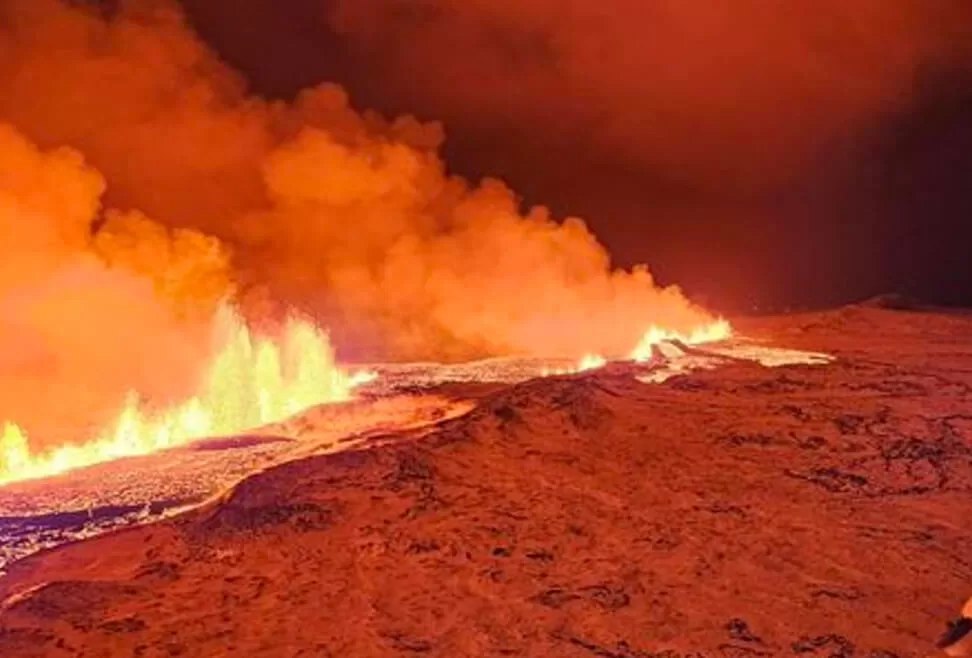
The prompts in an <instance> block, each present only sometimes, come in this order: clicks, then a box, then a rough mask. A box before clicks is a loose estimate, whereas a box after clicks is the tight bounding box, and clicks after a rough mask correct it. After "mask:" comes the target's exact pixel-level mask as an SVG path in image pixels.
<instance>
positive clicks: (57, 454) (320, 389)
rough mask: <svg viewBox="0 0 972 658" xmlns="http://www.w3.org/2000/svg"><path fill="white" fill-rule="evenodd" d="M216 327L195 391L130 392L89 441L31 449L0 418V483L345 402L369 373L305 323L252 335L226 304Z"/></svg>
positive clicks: (22, 435) (22, 436) (21, 433)
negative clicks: (216, 344)
mask: <svg viewBox="0 0 972 658" xmlns="http://www.w3.org/2000/svg"><path fill="white" fill-rule="evenodd" d="M218 326H219V328H220V329H221V333H222V335H224V336H225V339H224V341H223V343H222V349H220V350H219V352H218V353H217V355H216V357H215V359H214V360H213V362H212V363H211V364H210V366H209V368H208V370H207V372H206V375H205V378H204V381H203V382H202V385H201V387H200V392H199V393H198V394H197V395H196V396H195V397H193V398H191V399H189V400H188V401H186V402H185V403H183V404H181V405H178V406H176V407H175V408H171V409H167V410H164V411H161V412H150V411H147V410H145V409H144V408H143V405H142V404H141V401H140V400H139V397H138V395H137V394H135V393H132V394H130V395H129V397H128V399H127V400H126V402H125V405H124V407H123V409H122V411H121V413H120V414H119V416H118V418H117V420H116V421H115V423H114V425H113V426H112V427H110V428H108V429H107V430H106V431H104V432H102V433H101V434H100V435H99V436H97V437H96V438H95V439H94V440H92V441H89V442H86V443H81V444H76V445H65V446H62V447H60V448H57V449H55V450H52V451H49V452H43V453H35V452H33V451H32V450H31V448H30V443H29V440H28V437H27V434H26V432H25V431H24V430H23V429H22V428H21V427H19V426H18V425H15V424H13V423H9V422H8V423H6V424H5V426H4V428H3V432H2V434H0V485H2V484H7V483H10V482H14V481H21V480H30V479H36V478H43V477H49V476H52V475H57V474H59V473H64V472H66V471H69V470H73V469H77V468H82V467H85V466H91V465H93V464H97V463H101V462H105V461H109V460H112V459H118V458H119V457H130V456H135V455H144V454H148V453H152V452H156V451H158V450H163V449H166V448H171V447H174V446H179V445H183V444H186V443H188V442H190V441H193V440H195V439H199V438H203V437H209V436H219V435H227V434H233V433H239V432H241V431H245V430H251V429H254V428H258V427H260V426H263V425H266V424H268V423H273V422H277V421H280V420H283V419H284V418H287V417H288V416H292V415H294V414H295V413H297V412H299V411H302V410H304V409H307V408H309V407H312V406H315V405H319V404H325V403H333V402H341V401H345V400H349V399H350V398H351V395H352V392H353V390H354V388H355V387H356V386H359V385H361V384H363V383H365V382H367V381H370V380H372V379H374V377H375V375H374V374H373V373H370V372H358V373H349V372H347V371H346V370H344V369H342V368H341V367H339V366H338V365H337V364H336V363H335V360H334V351H333V349H332V348H331V345H330V343H329V341H328V338H327V336H326V334H324V333H323V332H321V331H320V330H319V329H318V328H317V327H315V326H314V325H312V324H310V323H307V322H304V321H300V320H296V319H294V320H291V321H290V322H289V323H288V324H287V325H286V327H285V330H284V332H283V338H282V339H281V340H280V341H279V342H275V341H272V340H270V339H266V338H255V337H254V336H253V335H252V334H251V332H250V331H249V329H248V328H247V327H246V325H245V324H244V323H243V322H242V320H241V319H240V318H239V316H238V315H237V314H236V313H235V312H233V311H232V310H229V309H223V310H222V311H221V312H220V316H219V318H218Z"/></svg>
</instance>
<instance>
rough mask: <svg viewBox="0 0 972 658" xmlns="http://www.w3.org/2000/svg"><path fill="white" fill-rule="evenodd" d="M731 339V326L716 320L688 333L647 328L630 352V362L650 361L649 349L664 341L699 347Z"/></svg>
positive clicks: (723, 321)
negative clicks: (675, 341) (674, 341)
mask: <svg viewBox="0 0 972 658" xmlns="http://www.w3.org/2000/svg"><path fill="white" fill-rule="evenodd" d="M730 337H732V326H731V325H730V324H729V322H728V321H727V320H717V321H716V322H712V323H710V324H706V325H702V326H700V327H696V328H695V329H693V330H692V331H690V332H688V333H682V332H678V331H670V330H668V329H662V328H661V327H655V326H652V327H649V328H648V331H646V332H645V333H644V335H643V336H642V337H641V341H640V342H639V343H638V346H637V347H635V349H634V351H633V352H631V357H630V358H631V360H632V361H638V362H645V361H648V360H649V359H651V348H652V347H653V346H654V345H658V344H659V343H663V342H664V341H666V340H677V341H681V342H682V343H685V344H686V345H701V344H703V343H714V342H718V341H720V340H726V339H727V338H730Z"/></svg>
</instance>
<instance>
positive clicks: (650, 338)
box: [541, 320, 732, 377]
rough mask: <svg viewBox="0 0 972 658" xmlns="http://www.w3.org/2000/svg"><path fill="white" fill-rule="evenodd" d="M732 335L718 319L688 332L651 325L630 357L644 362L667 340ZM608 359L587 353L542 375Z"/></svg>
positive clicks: (690, 341) (584, 368)
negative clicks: (574, 361) (566, 365)
mask: <svg viewBox="0 0 972 658" xmlns="http://www.w3.org/2000/svg"><path fill="white" fill-rule="evenodd" d="M730 336H732V326H731V325H730V324H729V322H728V321H726V320H718V321H716V322H712V323H710V324H707V325H702V326H699V327H696V328H695V329H693V330H692V331H690V332H688V333H681V332H678V331H670V330H668V329H662V328H660V327H656V326H651V327H649V328H648V330H647V331H646V332H645V333H644V335H643V336H642V338H641V341H640V342H639V343H638V345H637V347H635V349H634V351H632V352H631V355H630V357H629V359H630V360H631V361H636V362H639V363H643V362H645V361H648V360H649V359H651V348H652V346H654V345H658V344H659V343H663V342H665V341H667V340H677V341H681V342H682V343H685V344H686V345H701V344H702V343H714V342H717V341H720V340H725V339H727V338H729V337H730ZM607 362H608V361H607V359H605V358H604V357H603V356H600V355H598V354H585V355H584V357H583V358H581V360H580V361H578V362H577V363H576V364H575V365H573V366H570V367H568V368H544V369H543V370H542V371H541V376H542V377H548V376H551V375H576V374H578V373H581V372H586V371H588V370H595V369H597V368H601V367H602V366H605V365H607Z"/></svg>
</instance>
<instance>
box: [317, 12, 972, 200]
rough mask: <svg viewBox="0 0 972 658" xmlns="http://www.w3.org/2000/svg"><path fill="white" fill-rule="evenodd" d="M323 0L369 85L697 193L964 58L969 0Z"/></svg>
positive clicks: (476, 128)
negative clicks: (366, 70)
mask: <svg viewBox="0 0 972 658" xmlns="http://www.w3.org/2000/svg"><path fill="white" fill-rule="evenodd" d="M319 7H320V13H321V16H322V20H326V21H328V22H329V24H330V25H331V26H333V28H334V29H335V30H337V31H338V32H340V33H341V34H342V35H344V37H345V38H346V39H347V40H348V42H349V43H350V44H351V47H352V48H353V49H354V50H355V52H356V53H357V54H358V56H359V57H361V58H362V59H363V60H364V61H366V62H368V63H369V65H370V66H371V75H372V76H373V77H374V78H375V79H376V80H377V82H376V84H377V85H383V86H387V87H388V88H389V89H390V91H388V92H387V94H388V95H390V96H394V97H396V98H400V99H403V100H402V102H403V103H405V104H408V105H410V106H411V107H413V108H416V109H417V111H418V110H420V111H422V112H426V113H429V114H431V115H433V116H437V117H441V118H442V119H443V120H445V121H446V123H447V125H450V126H456V127H461V131H462V132H464V133H466V134H469V135H480V136H488V135H490V134H492V133H495V132H496V131H498V130H505V129H506V128H505V126H508V125H513V126H518V127H519V129H520V130H521V131H522V133H523V135H524V139H525V140H527V141H529V142H531V143H533V144H535V145H536V147H535V148H533V149H532V151H533V152H534V153H535V154H536V155H537V158H538V160H541V161H542V153H540V152H541V151H543V150H551V149H557V150H558V152H560V153H567V152H570V151H571V150H576V152H578V153H585V158H587V159H597V160H599V161H611V162H614V163H615V164H616V165H617V166H618V168H619V169H623V168H624V167H623V166H622V163H627V166H628V167H631V168H638V169H640V170H642V171H643V172H646V174H645V178H646V179H649V180H651V179H653V180H654V181H655V184H656V187H657V189H658V190H664V191H667V193H669V194H676V195H682V196H686V195H688V196H691V197H694V198H696V199H697V198H698V197H699V196H700V195H709V196H712V197H716V198H751V197H754V196H760V195H765V194H767V193H768V192H769V191H771V190H774V189H776V188H778V187H780V186H784V185H786V184H788V183H790V182H792V181H793V180H794V179H799V178H800V177H802V176H805V175H806V174H807V170H808V169H811V168H812V167H814V166H816V165H817V163H818V162H819V158H820V156H821V152H822V151H826V150H827V148H829V147H831V146H832V145H833V143H834V142H835V141H837V140H840V139H842V138H844V137H846V136H847V135H850V134H854V133H855V132H856V131H859V130H861V129H862V128H863V127H865V126H867V125H868V124H869V123H871V122H873V121H874V120H875V119H876V118H877V117H878V116H879V115H881V114H883V113H886V112H888V111H889V110H891V109H893V108H896V107H900V106H902V105H903V104H905V103H907V102H908V97H909V95H910V94H911V93H912V85H913V81H914V78H915V75H916V73H918V72H919V71H920V70H921V69H922V68H923V67H925V66H927V65H929V64H930V63H931V64H941V63H942V62H954V61H957V60H962V61H965V62H968V61H969V55H970V52H972V5H970V4H969V3H967V2H964V0H943V1H941V2H927V1H925V0H901V1H898V2H884V1H882V0H859V1H855V2H843V1H842V0H824V1H819V0H796V1H794V2H786V3H778V2H769V1H766V0H740V1H739V2H724V3H712V2H710V3H702V4H699V3H690V2H680V1H679V0H653V1H651V2H645V1H643V0H612V1H609V2H588V1H586V0H526V1H524V2H516V3H512V2H501V3H496V2H486V1H485V0H332V1H329V2H319ZM522 150H524V151H531V148H530V147H529V146H525V147H523V149H522ZM598 154H600V155H598ZM511 166H512V165H511ZM551 166H552V167H555V168H556V167H557V166H558V165H557V164H555V163H551ZM563 166H565V167H575V168H576V167H579V168H584V166H585V165H584V163H583V162H570V163H566V164H564V165H563Z"/></svg>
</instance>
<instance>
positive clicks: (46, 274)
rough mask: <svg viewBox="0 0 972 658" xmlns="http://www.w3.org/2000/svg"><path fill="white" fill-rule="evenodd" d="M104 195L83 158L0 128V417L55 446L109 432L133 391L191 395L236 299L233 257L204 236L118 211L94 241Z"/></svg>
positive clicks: (161, 397) (165, 398) (160, 397)
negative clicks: (102, 429)
mask: <svg viewBox="0 0 972 658" xmlns="http://www.w3.org/2000/svg"><path fill="white" fill-rule="evenodd" d="M104 185H105V183H104V179H103V178H102V177H101V175H100V174H98V172H97V171H95V170H93V169H91V168H90V167H89V166H87V165H86V164H85V163H84V161H83V159H82V157H81V155H80V154H79V153H77V152H76V151H73V150H70V149H58V150H55V151H50V152H41V151H39V150H38V149H37V148H36V147H35V146H34V145H32V144H31V143H30V142H28V141H27V140H26V139H25V138H24V137H23V136H22V135H20V134H18V133H17V132H16V131H15V130H14V129H13V128H12V127H10V126H8V125H0V337H2V343H0V419H17V420H18V421H19V422H22V423H24V424H25V425H26V426H27V428H28V429H30V430H33V431H36V433H37V435H38V436H41V437H44V438H46V439H48V440H51V439H54V440H56V439H57V438H58V437H60V436H65V437H68V438H70V437H72V436H73V437H75V438H76V437H77V432H78V430H79V423H82V422H84V423H89V422H90V423H95V424H96V426H98V425H102V424H104V422H105V421H106V420H107V418H108V417H110V416H111V415H113V414H114V413H116V412H117V411H118V410H119V407H120V405H121V403H122V402H123V400H124V396H125V394H126V393H127V391H128V390H129V389H131V388H135V389H137V390H139V391H142V392H144V394H145V395H147V396H149V397H151V398H154V399H155V400H158V401H160V402H162V401H171V400H172V399H175V398H178V397H179V396H182V395H184V394H185V392H186V390H187V389H188V388H190V387H191V386H192V385H193V381H194V377H195V376H196V375H197V374H198V364H199V363H200V362H202V361H203V360H204V358H205V357H206V355H207V351H208V349H210V345H209V344H208V337H209V334H208V331H207V326H208V319H209V317H211V314H212V312H213V309H214V308H215V306H216V303H217V302H218V300H219V299H220V298H221V297H222V296H224V295H226V294H228V292H229V291H230V288H229V271H228V260H227V258H226V256H225V254H223V253H222V252H221V250H220V247H219V246H218V245H214V244H213V243H212V242H211V241H210V240H207V239H206V238H205V237H204V236H202V235H200V234H197V233H193V232H188V231H182V232H176V233H171V232H168V231H166V230H164V229H162V228H161V227H159V226H158V225H155V224H150V223H148V220H145V219H143V218H141V217H139V216H137V215H134V214H131V215H123V214H120V213H116V212H111V213H109V217H108V220H107V222H106V224H105V230H104V231H103V232H102V233H99V235H98V237H97V239H96V240H94V241H92V239H91V225H92V222H93V221H94V220H95V218H96V216H97V212H98V208H99V197H100V196H101V193H102V191H103V189H104ZM147 225H151V226H152V227H153V229H154V230H151V231H146V230H145V226H147ZM135 234H139V235H140V239H139V241H138V243H137V244H135V243H133V242H132V241H131V240H130V239H129V238H130V237H131V236H133V235H135ZM105 255H110V258H108V259H106V258H105ZM115 259H117V260H118V261H119V262H125V263H127V264H130V265H131V267H114V266H112V265H111V262H112V260H115ZM163 261H164V262H163ZM157 264H164V265H167V267H162V268H159V269H157V270H153V271H152V273H151V274H149V275H147V276H142V275H139V274H138V270H139V269H143V270H145V271H147V268H148V267H153V266H155V265H157ZM67 432H72V433H73V434H66V433H67ZM62 433H64V434H62Z"/></svg>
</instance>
